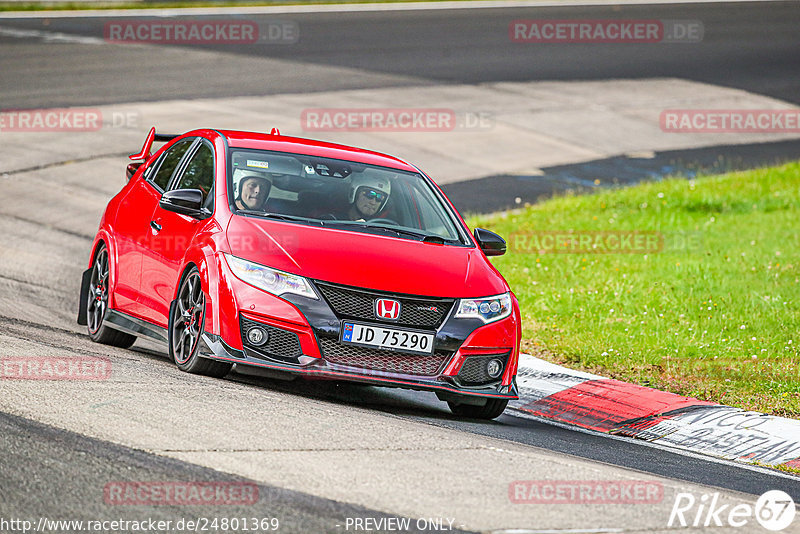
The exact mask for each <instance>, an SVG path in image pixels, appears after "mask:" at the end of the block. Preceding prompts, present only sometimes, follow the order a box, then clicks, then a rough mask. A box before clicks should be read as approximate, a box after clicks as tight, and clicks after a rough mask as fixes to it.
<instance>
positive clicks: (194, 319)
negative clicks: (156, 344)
mask: <svg viewBox="0 0 800 534" xmlns="http://www.w3.org/2000/svg"><path fill="white" fill-rule="evenodd" d="M205 314H206V296H205V293H203V288H202V284H201V281H200V271H198V270H197V267H192V270H191V271H189V273H188V274H187V275H186V277H185V278H184V279H183V282H181V286H180V289H179V290H178V298H177V300H176V301H175V305H174V306H172V307H171V310H170V318H169V356H170V358H172V360H173V361H174V362H175V365H177V366H178V369H180V370H181V371H185V372H187V373H192V374H197V375H205V376H212V377H215V378H222V377H224V376H225V375H227V374H228V373H229V372H230V370H231V368H232V367H233V364H230V363H226V362H218V361H216V360H209V359H208V358H202V357H200V355H199V354H198V353H199V347H200V336H201V334H202V333H203V325H204V324H205V318H206V316H205Z"/></svg>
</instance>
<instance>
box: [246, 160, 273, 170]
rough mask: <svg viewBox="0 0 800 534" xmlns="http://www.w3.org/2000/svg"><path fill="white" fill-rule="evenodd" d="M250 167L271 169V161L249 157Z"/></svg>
mask: <svg viewBox="0 0 800 534" xmlns="http://www.w3.org/2000/svg"><path fill="white" fill-rule="evenodd" d="M247 166H248V167H257V168H259V169H269V161H259V160H257V159H248V160H247Z"/></svg>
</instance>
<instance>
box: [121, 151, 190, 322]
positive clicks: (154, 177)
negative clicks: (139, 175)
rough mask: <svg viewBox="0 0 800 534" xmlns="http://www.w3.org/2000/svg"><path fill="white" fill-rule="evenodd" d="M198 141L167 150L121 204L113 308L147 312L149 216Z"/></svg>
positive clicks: (131, 313)
mask: <svg viewBox="0 0 800 534" xmlns="http://www.w3.org/2000/svg"><path fill="white" fill-rule="evenodd" d="M195 139H196V138H190V139H182V140H180V141H178V142H177V143H175V145H173V146H172V147H170V148H169V149H167V150H166V151H165V152H164V153H163V154H162V155H161V157H159V158H158V160H156V161H155V162H154V163H153V164H152V165H150V166H149V167H148V168H147V169H146V170H145V172H144V175H143V177H144V179H142V180H140V179H137V180H136V182H135V183H133V184H131V190H130V191H129V193H128V194H127V195H126V196H125V199H124V200H123V201H122V203H121V206H120V210H119V216H118V217H117V220H116V226H115V233H114V235H115V238H116V243H117V257H116V262H117V276H118V278H117V283H116V286H115V289H114V308H115V309H117V310H119V311H122V312H125V313H128V314H130V315H135V316H137V317H142V316H143V314H144V310H143V309H142V305H141V302H140V298H139V292H140V285H141V278H142V254H143V250H144V249H145V247H147V246H148V239H149V234H150V216H151V215H152V213H153V210H154V209H155V207H156V206H157V205H158V201H159V199H160V198H161V195H162V193H163V192H164V190H165V189H166V188H167V185H168V184H169V183H170V180H171V178H172V176H173V174H174V173H175V170H176V169H177V168H178V165H179V163H180V162H181V160H182V159H183V157H184V156H185V155H186V153H187V151H188V150H189V148H190V147H191V146H192V144H193V143H194V141H195Z"/></svg>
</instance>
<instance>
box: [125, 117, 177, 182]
mask: <svg viewBox="0 0 800 534" xmlns="http://www.w3.org/2000/svg"><path fill="white" fill-rule="evenodd" d="M176 137H179V135H177V134H175V135H173V134H157V133H156V127H155V126H153V127H152V128H150V131H149V132H148V134H147V137H146V138H145V140H144V144H143V145H142V150H141V151H140V152H139V153H138V154H131V155H130V156H128V157H129V158H130V159H131V160H133V161H134V162H136V161H137V160H142V161H138V162H137V163H129V164H128V169H127V171H126V172H125V174H126V176H127V177H128V180H130V179H131V178H132V177H133V175H134V174H136V171H137V170H139V167H140V166H141V164H142V163H143V162H144V161H145V160H147V158H149V157H150V148H151V147H152V146H153V141H159V142H165V141H172V140H173V139H175V138H176Z"/></svg>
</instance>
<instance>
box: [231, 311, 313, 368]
mask: <svg viewBox="0 0 800 534" xmlns="http://www.w3.org/2000/svg"><path fill="white" fill-rule="evenodd" d="M256 326H258V327H260V328H261V329H262V330H264V331H265V332H266V333H267V334H268V335H269V339H268V340H267V342H266V343H265V344H263V345H261V346H258V347H257V346H255V345H252V344H251V343H250V342H249V341H248V340H247V332H248V331H249V330H250V329H251V328H253V327H256ZM241 329H242V344H243V346H244V352H245V354H246V355H247V356H251V357H254V358H260V359H262V360H263V359H267V358H278V359H282V360H286V359H294V358H297V357H298V356H300V355H302V354H303V350H302V349H301V348H300V338H299V337H297V334H295V333H294V332H289V331H287V330H282V329H280V328H276V327H274V326H269V325H266V324H262V323H257V322H255V321H251V320H249V319H245V318H244V317H242V320H241Z"/></svg>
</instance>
